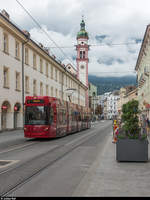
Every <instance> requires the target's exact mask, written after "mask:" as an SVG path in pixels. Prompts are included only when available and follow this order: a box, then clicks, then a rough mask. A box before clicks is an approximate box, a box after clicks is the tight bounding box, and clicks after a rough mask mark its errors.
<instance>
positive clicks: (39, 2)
mask: <svg viewBox="0 0 150 200" xmlns="http://www.w3.org/2000/svg"><path fill="white" fill-rule="evenodd" d="M18 1H19V2H20V3H21V4H22V5H23V6H24V7H25V8H26V9H27V10H28V11H29V12H30V14H31V15H32V16H33V17H34V18H35V19H36V20H37V21H38V23H39V24H40V25H41V26H42V28H43V29H44V30H45V31H46V32H47V33H48V34H49V37H50V38H51V39H52V40H53V41H55V43H57V45H58V46H60V47H69V48H63V49H62V50H63V52H64V53H65V55H64V54H63V53H62V52H61V51H60V50H59V49H57V48H50V52H51V53H52V54H55V55H56V56H57V58H58V59H60V60H62V61H63V62H64V63H68V62H70V61H71V62H72V63H73V64H74V66H76V60H75V58H76V51H75V47H74V45H76V35H77V32H78V31H79V30H80V22H81V19H82V15H84V20H85V23H86V30H87V32H88V33H89V45H91V47H90V51H89V74H95V75H97V76H113V75H117V76H123V75H129V74H135V72H134V69H135V65H136V61H137V57H138V54H139V49H140V46H141V41H142V40H143V36H144V33H145V30H146V26H147V25H148V24H149V23H150V0H18ZM2 9H5V10H6V11H7V12H8V13H9V14H10V18H11V19H12V20H13V22H15V23H16V24H17V25H18V26H19V27H20V28H21V29H26V30H28V31H29V32H30V33H31V37H32V38H33V39H34V40H36V41H38V42H41V43H43V44H44V46H47V47H55V44H54V43H53V42H52V41H51V40H50V38H48V37H47V36H46V35H45V34H44V33H43V32H42V31H41V30H40V29H39V27H37V25H36V24H35V23H34V22H33V21H32V19H31V18H30V17H29V16H28V15H27V14H26V12H25V11H24V10H23V9H22V8H21V7H20V5H19V4H18V3H17V1H16V0H5V1H1V10H2ZM132 42H133V43H135V44H132V45H129V44H127V45H116V46H115V45H114V46H111V45H110V44H120V43H121V44H122V43H132ZM92 45H96V46H92ZM100 45H101V46H100ZM68 58H69V60H68Z"/></svg>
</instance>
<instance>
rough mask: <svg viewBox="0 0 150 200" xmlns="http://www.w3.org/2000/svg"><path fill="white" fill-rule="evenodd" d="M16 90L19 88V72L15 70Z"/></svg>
mask: <svg viewBox="0 0 150 200" xmlns="http://www.w3.org/2000/svg"><path fill="white" fill-rule="evenodd" d="M16 90H20V73H19V72H16Z"/></svg>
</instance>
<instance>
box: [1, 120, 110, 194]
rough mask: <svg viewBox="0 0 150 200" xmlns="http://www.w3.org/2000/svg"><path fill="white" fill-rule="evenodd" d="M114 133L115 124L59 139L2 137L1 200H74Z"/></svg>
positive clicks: (8, 134)
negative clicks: (57, 199)
mask: <svg viewBox="0 0 150 200" xmlns="http://www.w3.org/2000/svg"><path fill="white" fill-rule="evenodd" d="M111 133H112V121H98V122H94V123H92V127H91V129H87V130H84V131H81V132H78V133H75V134H71V135H69V136H66V137H62V138H57V139H26V138H24V135H23V131H22V130H18V131H11V132H5V133H0V196H13V197H17V196H21V197H22V196H24V197H28V196H29V197H32V196H38V197H39V196H66V197H67V196H72V194H73V193H74V191H75V190H76V188H77V187H78V185H79V184H80V182H81V181H82V179H83V178H84V176H85V175H86V173H87V172H88V169H89V168H90V167H91V166H92V164H93V162H94V161H95V160H96V158H97V156H98V154H99V153H100V152H101V151H102V150H103V148H104V146H105V143H106V142H107V139H108V137H109V136H110V134H111Z"/></svg>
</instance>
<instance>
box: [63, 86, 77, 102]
mask: <svg viewBox="0 0 150 200" xmlns="http://www.w3.org/2000/svg"><path fill="white" fill-rule="evenodd" d="M65 91H66V93H67V96H68V98H69V101H70V102H71V96H72V95H73V93H74V92H76V89H75V88H68V89H66V90H65Z"/></svg>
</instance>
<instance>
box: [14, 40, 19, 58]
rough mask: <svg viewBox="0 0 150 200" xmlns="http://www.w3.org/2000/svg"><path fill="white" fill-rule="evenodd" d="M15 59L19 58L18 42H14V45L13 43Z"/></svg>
mask: <svg viewBox="0 0 150 200" xmlns="http://www.w3.org/2000/svg"><path fill="white" fill-rule="evenodd" d="M15 57H16V58H18V59H19V58H20V47H19V42H18V41H16V43H15Z"/></svg>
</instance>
